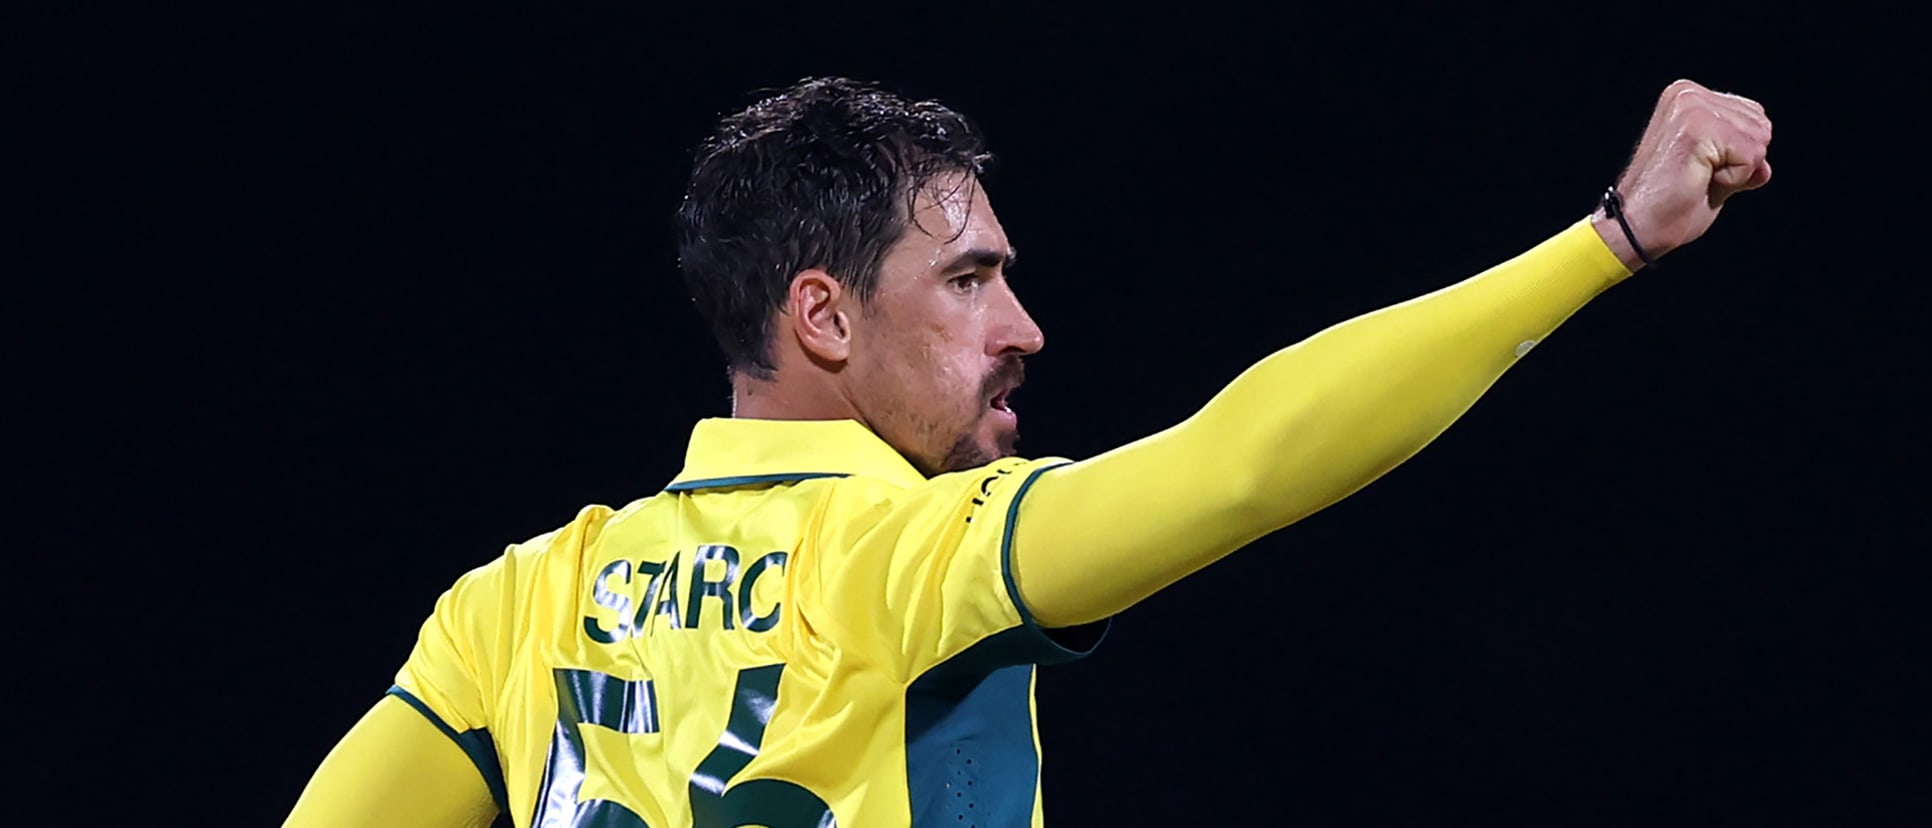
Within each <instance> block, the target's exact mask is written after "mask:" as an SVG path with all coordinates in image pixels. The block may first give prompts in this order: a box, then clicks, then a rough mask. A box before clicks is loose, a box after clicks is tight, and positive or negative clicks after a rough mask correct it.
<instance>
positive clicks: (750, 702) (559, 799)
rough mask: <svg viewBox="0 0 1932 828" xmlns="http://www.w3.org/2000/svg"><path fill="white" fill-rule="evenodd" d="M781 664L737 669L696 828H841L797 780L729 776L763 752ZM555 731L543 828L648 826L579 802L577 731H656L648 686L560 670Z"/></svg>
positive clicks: (698, 786)
mask: <svg viewBox="0 0 1932 828" xmlns="http://www.w3.org/2000/svg"><path fill="white" fill-rule="evenodd" d="M784 672H785V665H783V664H768V665H766V666H763V667H752V668H748V669H745V670H740V671H738V686H737V689H736V690H735V691H734V692H733V693H732V699H731V720H730V722H729V723H727V724H726V725H725V732H724V734H723V735H721V736H719V737H718V746H717V747H716V748H713V749H712V751H711V753H710V754H709V755H707V756H705V757H704V761H702V762H699V763H698V769H697V770H696V771H695V772H693V773H692V774H691V785H690V796H691V823H692V828H742V826H748V825H761V826H766V828H838V820H837V819H834V818H833V817H832V809H831V808H830V807H829V806H827V805H826V804H825V800H823V799H820V798H818V796H817V795H816V794H813V793H812V792H811V791H808V790H806V789H805V788H804V787H802V786H800V785H798V784H797V783H794V782H787V781H785V780H782V779H752V780H748V781H746V782H745V783H743V784H741V785H737V786H732V785H731V784H730V782H731V778H732V777H734V776H737V775H738V772H739V771H742V770H744V769H745V766H746V765H748V764H750V763H751V760H752V757H755V756H757V755H758V747H759V745H761V744H763V742H764V741H765V724H766V722H769V721H770V720H771V711H772V707H773V706H774V705H775V704H777V701H778V678H779V676H780V675H781V674H783V673H784ZM555 676H556V680H557V731H556V735H555V736H553V737H552V738H551V740H550V761H549V762H548V763H546V764H545V766H544V770H543V787H542V788H540V789H539V790H538V792H537V813H536V816H535V818H534V819H533V820H531V822H532V824H534V825H536V826H538V828H651V826H650V825H648V824H646V823H645V822H644V818H643V817H640V816H638V815H637V812H635V811H632V810H631V809H629V808H626V807H624V806H623V805H621V804H619V803H617V802H612V801H611V800H608V799H593V800H589V801H583V800H579V799H578V798H577V794H578V791H579V790H581V789H582V787H583V784H584V772H585V768H584V740H583V735H582V734H581V732H580V731H579V730H578V728H579V727H581V726H583V725H587V724H589V725H596V726H598V727H604V728H609V729H611V730H614V731H617V732H619V733H656V732H657V731H658V725H659V722H658V719H657V693H656V691H655V690H654V689H653V688H652V686H651V682H650V681H649V680H648V679H646V680H642V681H625V680H623V679H620V678H617V677H616V676H612V675H608V674H605V673H598V672H593V671H590V670H569V669H559V670H556V671H555Z"/></svg>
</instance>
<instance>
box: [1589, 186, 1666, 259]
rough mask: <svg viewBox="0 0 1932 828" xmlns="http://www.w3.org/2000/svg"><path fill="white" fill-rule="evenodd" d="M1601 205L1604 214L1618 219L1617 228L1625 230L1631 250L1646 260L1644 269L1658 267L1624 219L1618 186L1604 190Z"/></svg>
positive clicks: (1621, 198) (1624, 233)
mask: <svg viewBox="0 0 1932 828" xmlns="http://www.w3.org/2000/svg"><path fill="white" fill-rule="evenodd" d="M1600 203H1601V204H1602V205H1603V212H1604V214H1606V215H1608V216H1609V217H1611V218H1613V219H1616V220H1617V226H1618V227H1622V228H1623V237H1624V238H1626V239H1629V240H1630V247H1631V249H1633V250H1636V251H1637V258H1639V259H1642V260H1644V267H1648V268H1655V267H1657V263H1656V262H1654V261H1651V259H1650V254H1649V253H1645V252H1644V246H1643V245H1641V244H1638V243H1637V234H1636V233H1632V232H1630V222H1629V221H1626V220H1625V219H1624V217H1623V196H1620V195H1617V187H1616V185H1614V184H1613V185H1611V186H1609V187H1607V188H1605V189H1604V191H1603V199H1602V201H1601V202H1600Z"/></svg>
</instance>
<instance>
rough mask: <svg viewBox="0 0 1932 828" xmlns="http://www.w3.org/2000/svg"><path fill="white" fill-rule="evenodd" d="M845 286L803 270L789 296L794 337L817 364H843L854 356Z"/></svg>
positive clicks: (826, 275) (825, 275) (819, 273)
mask: <svg viewBox="0 0 1932 828" xmlns="http://www.w3.org/2000/svg"><path fill="white" fill-rule="evenodd" d="M848 298H849V297H848V295H847V294H846V292H845V286H844V285H841V284H839V280H837V279H834V278H832V274H830V273H826V272H825V271H823V270H819V269H816V268H814V269H811V270H801V271H799V273H798V275H797V276H793V277H792V284H791V289H790V290H789V291H788V293H787V294H786V305H787V306H788V307H789V308H790V310H791V314H790V315H791V320H790V321H791V328H792V335H793V336H796V337H798V344H799V347H802V348H804V349H805V353H806V354H807V355H809V356H811V357H812V359H813V360H814V361H817V362H827V363H833V364H840V365H842V364H844V363H845V361H846V360H847V359H849V358H850V357H851V356H852V324H851V317H850V316H849V315H848V313H847V308H846V300H847V299H848Z"/></svg>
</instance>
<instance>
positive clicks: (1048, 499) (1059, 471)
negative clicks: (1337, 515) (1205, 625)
mask: <svg viewBox="0 0 1932 828" xmlns="http://www.w3.org/2000/svg"><path fill="white" fill-rule="evenodd" d="M1629 275H1630V271H1629V270H1627V269H1626V268H1625V267H1624V266H1623V263H1622V262H1620V261H1618V260H1617V258H1616V256H1615V255H1613V254H1612V253H1611V252H1610V250H1609V248H1608V247H1606V246H1605V245H1604V243H1603V240H1602V238H1601V237H1600V236H1598V235H1597V233H1596V231H1595V230H1594V229H1593V228H1592V227H1591V226H1590V223H1589V222H1588V221H1579V222H1577V223H1576V224H1574V225H1572V226H1570V227H1569V228H1568V229H1566V230H1564V231H1563V232H1562V233H1560V234H1558V235H1556V236H1554V237H1552V238H1551V239H1549V240H1547V241H1545V242H1543V243H1542V244H1540V245H1537V246H1536V247H1535V248H1533V249H1531V250H1529V251H1527V252H1525V253H1523V254H1522V255H1520V256H1517V257H1516V258H1514V259H1511V260H1509V261H1507V262H1504V263H1502V264H1500V265H1497V266H1496V267H1494V268H1491V269H1489V270H1487V271H1484V272H1482V273H1480V274H1477V275H1475V276H1472V277H1470V278H1468V279H1466V280H1464V281H1462V282H1459V283H1457V284H1454V285H1451V286H1449V287H1447V288H1444V289H1442V290H1438V291H1436V292H1434V293H1430V294H1428V295H1425V296H1422V297H1419V298H1416V299H1412V300H1409V301H1407V302H1403V303H1401V304H1398V305H1394V306H1392V307H1388V308H1384V309H1382V310H1379V311H1375V312H1373V313H1369V314H1366V315H1363V316H1360V317H1357V318H1355V319H1352V320H1349V321H1347V322H1343V323H1341V324H1339V325H1336V326H1334V327H1332V328H1329V329H1327V330H1325V331H1322V332H1321V333H1318V334H1316V335H1314V336H1312V337H1310V338H1308V339H1306V340H1304V341H1302V342H1301V343H1299V344H1296V345H1294V346H1292V347H1289V348H1286V349H1284V350H1281V351H1278V352H1276V353H1274V354H1272V355H1270V356H1269V357H1267V358H1266V359H1264V360H1262V361H1261V362H1259V363H1257V364H1256V365H1254V366H1253V367H1251V368H1249V369H1248V370H1247V371H1246V372H1244V373H1242V374H1241V376H1239V377H1237V378H1236V379H1235V380H1234V381H1233V382H1232V383H1230V384H1229V385H1228V386H1227V387H1226V388H1224V389H1223V390H1222V391H1221V392H1220V393H1219V394H1217V395H1216V396H1215V397H1214V399H1212V400H1211V401H1209V402H1208V404H1207V405H1206V406H1204V407H1203V408H1202V409H1200V410H1199V411H1198V412H1197V413H1195V414H1194V415H1193V416H1192V417H1190V418H1188V419H1187V420H1186V421H1184V422H1182V423H1180V424H1178V425H1175V426H1173V427H1172V428H1169V429H1167V430H1165V431H1162V432H1160V433H1157V434H1154V435H1152V436H1150V437H1147V438H1144V439H1142V440H1139V441H1136V442H1134V443H1131V444H1128V445H1126V446H1123V447H1121V448H1118V449H1115V450H1113V451H1111V452H1108V453H1106V454H1103V455H1101V456H1098V457H1095V458H1092V459H1090V460H1085V461H1082V462H1079V463H1074V464H1071V465H1067V466H1063V467H1060V468H1056V469H1053V470H1050V471H1047V472H1045V473H1044V474H1042V475H1041V476H1040V477H1039V479H1038V480H1037V481H1036V485H1034V486H1033V487H1031V491H1030V492H1029V493H1028V495H1027V497H1026V499H1025V501H1024V502H1023V505H1022V508H1021V509H1020V510H1019V512H1020V514H1019V519H1018V522H1017V525H1016V528H1015V530H1014V531H1015V539H1014V541H1013V547H1014V548H1013V555H1014V566H1015V571H1016V573H1017V578H1018V581H1019V587H1020V591H1021V593H1022V594H1023V595H1024V596H1025V601H1026V603H1027V605H1028V606H1029V607H1030V608H1031V610H1032V612H1033V613H1034V614H1035V615H1036V616H1037V617H1038V618H1039V619H1040V620H1041V622H1042V623H1044V624H1046V625H1048V626H1056V625H1072V624H1079V623H1084V622H1089V621H1093V620H1095V619H1099V618H1105V617H1108V616H1111V615H1113V614H1115V613H1118V612H1120V611H1121V610H1124V609H1126V608H1127V607H1129V606H1132V605H1133V604H1135V603H1136V602H1138V601H1140V600H1142V599H1144V598H1146V597H1147V596H1149V595H1152V594H1153V593H1154V592H1156V591H1158V590H1160V589H1162V588H1164V587H1166V586H1167V585H1169V584H1171V583H1173V582H1175V581H1177V580H1179V579H1181V578H1182V577H1185V576H1186V575H1188V574H1190V573H1192V572H1194V571H1196V570H1199V569H1200V568H1202V567H1204V566H1207V565H1208V564H1210V563H1213V562H1214V561H1216V560H1218V559H1220V558H1221V557H1223V556H1225V555H1227V554H1228V553H1230V552H1233V551H1234V550H1235V549H1238V548H1240V547H1241V546H1243V545H1245V544H1247V543H1249V542H1251V541H1253V540H1254V539H1256V538H1258V537H1261V536H1262V535H1265V534H1267V533H1269V532H1273V531H1275V530H1277V529H1280V528H1282V527H1284V526H1287V525H1289V524H1291V523H1294V522H1295V521H1298V520H1301V519H1302V518H1304V517H1306V516H1308V515H1310V514H1313V513H1314V512H1316V511H1318V510H1320V509H1322V508H1324V507H1326V506H1328V505H1329V504H1331V503H1334V502H1335V501H1337V500H1340V499H1342V498H1344V497H1346V496H1348V495H1349V494H1352V493H1353V492H1355V491H1356V490H1358V489H1360V488H1362V487H1363V486H1366V485H1368V484H1369V483H1370V482H1371V481H1373V480H1375V479H1376V478H1377V477H1380V476H1381V475H1382V474H1384V473H1386V472H1387V471H1389V470H1390V469H1392V468H1394V467H1395V466H1396V465H1398V464H1400V463H1401V462H1402V461H1404V460H1407V459H1408V458H1409V457H1411V456H1413V455H1414V454H1415V453H1416V452H1418V451H1420V450H1421V449H1422V448H1423V447H1424V446H1426V445H1428V443H1429V442H1430V441H1432V440H1434V439H1435V438H1436V437H1437V436H1438V435H1440V434H1441V433H1442V432H1443V431H1444V430H1446V429H1447V428H1448V427H1449V426H1450V425H1451V424H1452V423H1454V422H1455V421H1456V419H1457V418H1459V417H1461V416H1462V414H1463V412H1465V411H1467V410H1468V409H1469V407H1470V406H1472V405H1474V404H1475V402H1476V399H1477V398H1478V397H1480V396H1482V394H1483V393H1484V392H1485V391H1487V390H1488V389H1489V387H1490V386H1491V385H1492V384H1494V383H1495V382H1496V381H1497V380H1498V379H1499V378H1500V377H1501V376H1502V374H1503V373H1504V372H1505V371H1506V370H1508V369H1509V367H1510V366H1512V365H1514V364H1515V363H1516V361H1517V360H1518V359H1519V358H1521V357H1522V356H1523V354H1525V353H1527V352H1528V350H1529V349H1530V348H1532V347H1534V346H1535V345H1536V343H1538V342H1540V341H1542V340H1543V338H1544V337H1546V336H1548V335H1549V334H1550V333H1551V332H1552V331H1554V330H1555V329H1556V327H1557V326H1558V325H1560V324H1562V323H1563V322H1564V321H1565V320H1566V319H1568V318H1569V317H1570V315H1571V314H1573V313H1575V312H1576V311H1577V310H1579V309H1581V308H1582V307H1583V306H1584V305H1585V304H1586V303H1588V302H1589V301H1590V300H1591V299H1593V298H1595V297H1596V296H1597V295H1598V294H1600V293H1601V292H1603V291H1604V290H1606V289H1607V288H1609V287H1610V286H1611V285H1613V284H1615V283H1616V282H1618V281H1619V280H1621V279H1623V278H1625V277H1627V276H1629Z"/></svg>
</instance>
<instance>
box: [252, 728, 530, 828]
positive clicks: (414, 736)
mask: <svg viewBox="0 0 1932 828" xmlns="http://www.w3.org/2000/svg"><path fill="white" fill-rule="evenodd" d="M496 814H497V807H496V803H495V801H494V800H493V799H492V798H491V795H490V789H489V786H488V785H487V784H486V783H485V782H484V780H483V775H482V773H481V772H480V771H479V770H478V769H477V767H476V765H475V764H473V763H472V762H471V760H470V756H469V755H468V754H466V753H465V752H464V750H463V748H462V747H460V746H458V745H457V744H456V742H454V741H452V740H451V739H450V738H449V737H448V736H447V735H445V734H444V733H443V732H442V730H441V729H440V728H438V727H437V726H436V725H435V724H434V723H432V722H430V721H429V720H428V719H427V718H425V717H424V716H423V714H421V713H419V712H417V711H416V710H415V709H413V708H411V707H410V706H409V704H408V703H406V702H404V701H403V700H402V699H400V698H398V697H396V696H384V697H383V699H382V700H381V701H379V702H377V703H376V705H375V707H373V708H371V709H370V710H369V712H368V713H367V714H365V715H364V716H363V717H362V720H361V721H358V722H357V723H356V725H355V727H353V728H351V729H350V730H349V733H348V734H347V735H346V736H344V737H343V738H342V741H341V742H339V743H337V744H336V746H335V748H334V749H333V750H331V751H330V752H329V755H328V757H327V758H325V759H324V760H323V761H322V765H321V767H320V768H318V769H317V770H316V772H315V776H314V777H312V778H311V779H310V780H309V784H308V787H307V788H306V789H304V790H303V792H302V796H301V799H300V800H298V801H297V802H296V804H295V810H294V812H293V813H291V814H290V815H289V818H288V821H287V822H286V823H285V824H286V825H287V826H290V828H335V826H361V825H398V826H412V828H413V827H414V826H422V827H423V828H480V827H481V826H485V825H489V824H490V822H491V820H493V819H495V817H496Z"/></svg>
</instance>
